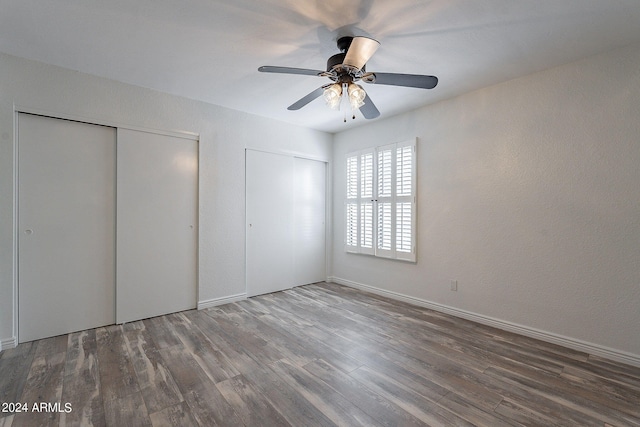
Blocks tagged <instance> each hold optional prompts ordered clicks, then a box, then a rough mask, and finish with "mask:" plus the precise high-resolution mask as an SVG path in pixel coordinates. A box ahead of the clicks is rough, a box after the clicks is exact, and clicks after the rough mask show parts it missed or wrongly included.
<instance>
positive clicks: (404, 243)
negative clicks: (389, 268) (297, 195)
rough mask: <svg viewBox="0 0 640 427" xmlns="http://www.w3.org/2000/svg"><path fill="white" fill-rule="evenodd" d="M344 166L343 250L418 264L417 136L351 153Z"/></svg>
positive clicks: (347, 156) (348, 154)
mask: <svg viewBox="0 0 640 427" xmlns="http://www.w3.org/2000/svg"><path fill="white" fill-rule="evenodd" d="M399 154H400V155H401V157H400V159H399V158H398V155H399ZM402 155H404V157H402ZM407 155H410V159H407ZM370 159H371V160H372V168H371V172H370V173H369V172H368V168H367V166H369V164H370ZM398 160H400V161H401V163H400V164H399V163H398ZM345 166H346V168H345V170H346V175H347V176H346V181H347V192H346V195H345V210H344V211H345V242H344V243H345V251H346V252H350V253H358V254H366V255H373V256H377V257H382V258H390V259H398V260H404V261H410V262H416V232H417V226H416V218H417V215H416V207H417V203H416V182H417V179H416V138H413V139H410V140H407V141H403V142H398V143H395V144H389V145H384V146H379V147H375V148H368V149H365V150H360V151H356V152H351V153H347V155H346V161H345ZM407 168H408V172H407ZM403 171H404V179H402V178H403ZM407 175H409V176H407ZM399 178H400V179H401V181H400V182H399V181H398V180H399ZM385 219H386V221H385ZM407 221H409V222H410V224H409V225H408V226H407V225H406V223H407ZM407 231H409V236H407Z"/></svg>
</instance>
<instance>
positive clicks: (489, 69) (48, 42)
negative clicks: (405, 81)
mask: <svg viewBox="0 0 640 427" xmlns="http://www.w3.org/2000/svg"><path fill="white" fill-rule="evenodd" d="M343 35H367V36H370V37H373V38H375V39H377V40H378V41H380V43H381V46H380V49H378V51H377V52H376V54H375V55H374V57H373V58H372V59H371V60H370V61H369V63H368V64H367V71H374V72H375V71H381V72H383V71H384V72H393V73H412V74H431V75H436V76H438V78H439V79H440V82H439V84H438V86H437V87H436V88H435V89H433V90H423V89H408V88H401V87H394V86H374V85H365V89H366V90H367V92H368V93H369V96H370V97H371V98H372V99H373V101H374V102H375V103H376V105H377V107H378V109H379V110H380V112H381V118H384V117H389V116H392V115H395V114H398V113H400V112H403V111H407V110H410V109H414V108H416V107H418V106H422V105H426V104H429V103H433V102H436V101H439V100H442V99H445V98H450V97H453V96H456V95H459V94H462V93H465V92H468V91H472V90H475V89H478V88H481V87H484V86H488V85H491V84H495V83H498V82H502V81H506V80H509V79H513V78H515V77H519V76H522V75H526V74H529V73H532V72H535V71H539V70H543V69H546V68H550V67H553V66H557V65H560V64H563V63H567V62H571V61H574V60H577V59H580V58H583V57H586V56H589V55H593V54H596V53H599V52H602V51H605V50H608V49H612V48H615V47H619V46H623V45H627V44H630V43H635V42H638V41H640V0H432V1H424V0H393V1H382V0H136V1H131V0H48V1H42V0H0V51H2V52H6V53H9V54H12V55H16V56H20V57H24V58H28V59H34V60H38V61H43V62H46V63H50V64H54V65H59V66H62V67H66V68H70V69H73V70H78V71H82V72H86V73H90V74H94V75H98V76H103V77H107V78H110V79H114V80H118V81H121V82H125V83H131V84H134V85H139V86H144V87H148V88H153V89H157V90H160V91H163V92H168V93H172V94H176V95H181V96H185V97H188V98H192V99H197V100H202V101H205V102H208V103H212V104H217V105H222V106H225V107H229V108H233V109H236V110H240V111H245V112H248V113H253V114H257V115H260V116H265V117H271V118H274V119H278V120H283V121H286V122H290V123H295V124H298V125H302V126H306V127H310V128H314V129H319V130H323V131H328V132H339V131H341V130H344V129H346V128H348V127H351V126H358V125H362V124H364V123H366V120H365V119H364V118H363V117H362V116H361V115H358V117H357V118H356V120H351V119H350V118H349V120H348V123H346V124H345V123H343V113H340V112H336V111H332V110H330V109H328V108H327V107H326V106H325V105H324V102H323V101H322V98H319V99H317V100H315V101H313V102H311V103H310V104H309V105H307V106H306V107H304V108H303V109H302V110H299V111H288V110H287V106H289V105H290V104H292V103H293V102H294V101H296V100H298V99H299V98H301V97H302V96H304V95H306V94H307V93H309V92H311V91H312V90H314V89H316V88H317V87H319V86H321V85H323V84H325V83H327V82H328V81H329V80H327V79H326V78H319V77H312V76H301V75H282V74H266V73H259V72H258V71H257V68H258V67H259V66H261V65H280V66H288V67H300V68H312V69H320V70H322V69H324V68H325V65H326V60H327V58H328V57H329V56H331V55H332V54H335V53H338V49H337V47H336V39H337V38H339V37H340V36H343Z"/></svg>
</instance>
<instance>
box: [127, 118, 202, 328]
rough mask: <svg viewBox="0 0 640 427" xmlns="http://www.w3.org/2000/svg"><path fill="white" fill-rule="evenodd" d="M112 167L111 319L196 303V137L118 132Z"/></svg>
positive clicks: (130, 318) (150, 314)
mask: <svg viewBox="0 0 640 427" xmlns="http://www.w3.org/2000/svg"><path fill="white" fill-rule="evenodd" d="M117 166H118V175H117V193H118V206H117V251H116V253H117V266H118V268H117V278H116V282H117V294H116V295H117V297H116V298H117V312H116V322H117V323H124V322H130V321H133V320H138V319H144V318H148V317H153V316H158V315H162V314H166V313H172V312H176V311H182V310H187V309H191V308H195V307H196V302H197V299H196V298H197V296H196V289H197V206H198V205H197V198H198V144H197V141H195V140H190V139H185V138H179V137H174V136H167V135H159V134H154V133H148V132H139V131H133V130H126V129H118V154H117Z"/></svg>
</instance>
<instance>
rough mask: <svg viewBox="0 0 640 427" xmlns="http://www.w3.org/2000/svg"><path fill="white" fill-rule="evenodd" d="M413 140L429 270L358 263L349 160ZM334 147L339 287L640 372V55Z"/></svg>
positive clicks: (421, 245)
mask: <svg viewBox="0 0 640 427" xmlns="http://www.w3.org/2000/svg"><path fill="white" fill-rule="evenodd" d="M471 65H472V64H470V66H471ZM440 77H441V80H440V82H441V84H447V83H446V76H440ZM436 90H437V89H436ZM411 137H418V148H417V149H418V249H417V250H418V262H417V264H408V263H403V262H397V261H389V260H383V259H376V258H373V257H367V256H364V255H354V254H347V253H345V252H344V250H343V242H344V238H343V234H344V213H343V212H342V209H343V200H344V199H343V198H344V195H345V191H344V190H345V172H344V166H343V165H344V161H345V160H344V159H345V154H346V153H347V152H349V151H352V150H356V149H359V148H363V147H367V146H375V145H382V144H388V143H391V142H396V141H402V140H405V139H408V138H411ZM334 144H335V146H334V163H333V167H334V191H333V194H334V203H333V206H334V213H333V217H334V238H333V240H334V254H333V256H334V259H333V275H334V276H335V278H336V281H338V282H342V283H349V284H352V285H355V286H360V285H366V286H371V287H374V288H377V289H378V290H379V291H381V292H383V293H384V292H394V293H398V294H402V295H406V296H408V297H411V298H413V299H415V301H418V302H424V303H425V305H429V304H431V303H433V304H436V305H439V306H440V308H442V309H445V310H446V309H448V308H452V310H450V311H454V312H458V313H459V314H463V315H467V317H470V318H477V319H480V320H485V321H487V323H492V321H493V320H497V322H494V324H499V325H501V326H511V327H512V329H514V330H518V329H519V328H518V327H517V326H516V325H521V326H524V329H522V330H521V331H525V332H528V333H530V334H531V335H536V334H537V333H540V334H541V335H540V336H543V337H545V338H547V339H550V340H555V341H556V342H564V343H565V344H569V345H573V346H574V347H576V348H581V346H582V345H583V344H584V348H586V349H592V350H596V351H599V352H600V353H601V354H605V355H608V356H611V357H615V358H618V359H619V360H626V361H627V362H630V363H634V364H640V46H639V45H636V46H631V47H627V48H623V49H619V50H616V51H612V52H608V53H606V54H601V55H598V56H594V57H591V58H588V59H586V60H583V61H580V62H575V63H571V64H568V65H565V66H561V67H558V68H554V69H551V70H547V71H543V72H540V73H536V74H533V75H530V76H527V77H524V78H520V79H517V80H512V81H509V82H506V83H503V84H499V85H496V86H493V87H489V88H485V89H482V90H479V91H476V92H473V93H470V94H467V95H463V96H460V97H458V98H455V99H451V100H448V101H444V102H440V103H438V104H435V105H432V106H428V107H425V108H422V109H419V110H415V111H412V112H410V113H407V114H403V115H400V116H397V117H393V118H389V119H387V120H381V121H377V122H374V123H372V124H370V125H366V126H363V127H360V128H356V129H352V130H350V131H345V132H342V133H339V134H337V135H336V136H335V139H334ZM450 279H455V280H458V291H457V292H452V291H450V289H449V280H450ZM396 296H397V295H396ZM556 338H557V339H556ZM564 338H567V339H566V340H565V339H564Z"/></svg>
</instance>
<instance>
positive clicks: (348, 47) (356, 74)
mask: <svg viewBox="0 0 640 427" xmlns="http://www.w3.org/2000/svg"><path fill="white" fill-rule="evenodd" d="M337 44H338V49H340V51H341V53H338V54H335V55H333V56H331V57H330V58H329V59H328V60H327V69H326V71H319V70H309V69H305V68H292V67H274V66H269V65H265V66H262V67H260V68H258V71H260V72H263V73H282V74H301V75H310V76H317V77H328V78H329V79H330V80H332V81H333V83H329V84H327V85H324V86H321V87H320V88H318V89H316V90H314V91H313V92H311V93H309V94H308V95H306V96H304V97H302V98H301V99H299V100H298V101H296V102H294V103H293V104H291V105H290V106H289V107H288V110H299V109H300V108H302V107H304V106H305V105H307V104H308V103H310V102H311V101H313V100H314V99H316V98H318V97H320V96H323V97H324V100H325V102H326V103H327V105H328V106H329V107H330V108H331V109H334V110H339V109H340V104H341V103H342V100H343V99H346V100H347V102H348V103H349V105H350V106H351V109H352V110H353V118H354V119H355V111H356V110H360V112H361V113H362V115H363V116H364V118H365V119H375V118H376V117H378V116H380V111H378V109H377V108H376V106H375V104H374V103H373V101H371V98H369V96H368V95H367V93H366V92H365V90H364V88H363V87H362V86H360V85H359V84H356V82H358V81H362V82H364V83H368V84H378V85H389V86H404V87H413V88H419V89H432V88H434V87H435V86H436V85H437V84H438V78H437V77H435V76H427V75H420V74H397V73H371V72H367V71H366V69H365V66H366V64H367V62H368V61H369V59H371V57H372V56H373V54H374V53H375V52H376V50H378V47H380V43H379V42H378V41H377V40H374V39H372V38H369V37H341V38H339V39H338V42H337ZM345 121H346V116H345Z"/></svg>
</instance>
